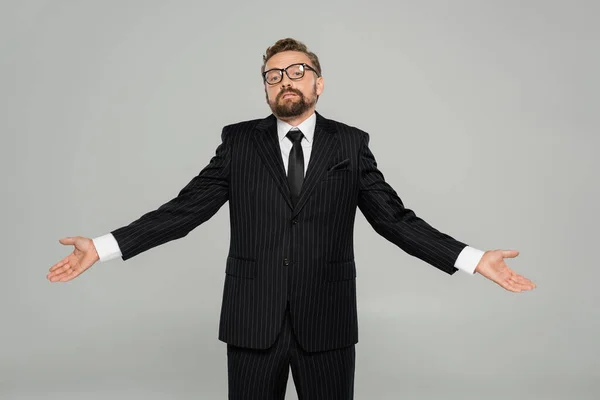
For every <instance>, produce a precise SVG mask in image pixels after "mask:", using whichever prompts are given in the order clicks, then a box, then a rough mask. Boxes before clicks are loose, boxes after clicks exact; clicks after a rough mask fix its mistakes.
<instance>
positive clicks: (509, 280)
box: [475, 250, 536, 292]
mask: <svg viewBox="0 0 600 400" xmlns="http://www.w3.org/2000/svg"><path fill="white" fill-rule="evenodd" d="M518 255H519V252H518V251H517V250H488V251H486V252H485V253H484V254H483V256H482V257H481V260H480V261H479V263H478V264H477V267H475V272H479V273H480V274H481V275H483V276H485V277H486V278H488V279H489V280H491V281H493V282H496V283H497V284H498V285H500V286H502V287H503V288H504V289H506V290H509V291H511V292H522V291H525V290H532V289H535V287H536V285H535V283H533V282H531V281H530V280H529V279H527V278H525V277H524V276H521V275H519V274H517V273H516V272H515V271H513V270H512V269H510V268H509V267H508V265H506V263H505V262H504V259H505V258H514V257H516V256H518Z"/></svg>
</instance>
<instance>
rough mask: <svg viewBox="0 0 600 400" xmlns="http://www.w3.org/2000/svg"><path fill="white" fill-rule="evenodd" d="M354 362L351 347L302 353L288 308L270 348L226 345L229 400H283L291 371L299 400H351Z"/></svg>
mask: <svg viewBox="0 0 600 400" xmlns="http://www.w3.org/2000/svg"><path fill="white" fill-rule="evenodd" d="M355 359H356V352H355V347H354V345H351V346H347V347H343V348H339V349H333V350H327V351H319V352H306V351H304V350H303V349H302V348H301V347H300V345H299V344H298V341H297V340H296V337H295V335H294V332H293V327H292V324H291V320H290V314H289V306H288V308H287V309H286V312H285V318H284V321H283V326H282V327H281V330H280V333H279V335H278V337H277V339H276V341H275V343H274V344H273V345H272V346H271V347H270V348H268V349H265V350H261V349H249V348H244V347H237V346H233V345H229V344H228V345H227V371H228V387H229V400H283V399H284V398H285V391H286V387H287V381H288V375H289V370H290V367H291V370H292V378H293V380H294V385H295V386H296V393H297V394H298V399H299V400H321V399H322V400H351V399H353V398H354V365H355Z"/></svg>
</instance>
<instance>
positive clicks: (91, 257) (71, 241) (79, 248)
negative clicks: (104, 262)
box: [46, 236, 99, 282]
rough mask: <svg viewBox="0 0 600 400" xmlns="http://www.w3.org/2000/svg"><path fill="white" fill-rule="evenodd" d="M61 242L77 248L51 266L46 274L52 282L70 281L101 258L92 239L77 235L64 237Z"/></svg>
mask: <svg viewBox="0 0 600 400" xmlns="http://www.w3.org/2000/svg"><path fill="white" fill-rule="evenodd" d="M59 242H60V243H62V244H64V245H73V246H75V249H74V250H73V252H72V253H71V254H69V255H68V256H66V257H65V258H63V259H62V260H60V261H59V262H57V263H56V264H54V265H53V266H52V267H50V272H49V273H48V275H46V278H48V280H49V281H50V282H66V281H70V280H71V279H73V278H75V277H77V276H79V275H81V273H83V272H84V271H85V270H86V269H88V268H89V267H91V266H92V265H94V263H95V262H96V261H98V260H99V257H98V253H97V252H96V247H95V246H94V242H93V241H92V239H89V238H86V237H82V236H76V237H66V238H62V239H60V240H59Z"/></svg>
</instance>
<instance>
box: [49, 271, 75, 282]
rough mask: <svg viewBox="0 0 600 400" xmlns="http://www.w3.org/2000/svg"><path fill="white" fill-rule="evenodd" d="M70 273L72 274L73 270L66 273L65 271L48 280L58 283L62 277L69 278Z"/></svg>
mask: <svg viewBox="0 0 600 400" xmlns="http://www.w3.org/2000/svg"><path fill="white" fill-rule="evenodd" d="M71 272H73V270H68V271H65V272H63V273H61V274H58V275H55V276H53V277H51V278H50V281H51V282H58V281H60V280H62V279H63V278H64V277H66V276H69V274H70V273H71Z"/></svg>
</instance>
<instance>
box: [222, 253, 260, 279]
mask: <svg viewBox="0 0 600 400" xmlns="http://www.w3.org/2000/svg"><path fill="white" fill-rule="evenodd" d="M225 273H226V274H227V275H231V276H238V277H240V278H249V279H252V278H254V276H255V274H256V261H255V260H250V259H245V258H237V257H230V256H228V257H227V265H226V267H225Z"/></svg>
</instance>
